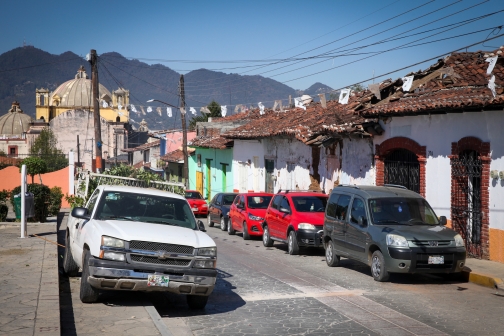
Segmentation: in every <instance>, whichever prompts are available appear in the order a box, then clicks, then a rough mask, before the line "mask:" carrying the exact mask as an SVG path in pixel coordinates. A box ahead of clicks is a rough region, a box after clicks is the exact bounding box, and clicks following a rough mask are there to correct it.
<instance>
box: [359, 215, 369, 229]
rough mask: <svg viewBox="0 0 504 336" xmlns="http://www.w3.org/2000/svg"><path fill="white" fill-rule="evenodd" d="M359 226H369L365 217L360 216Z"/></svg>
mask: <svg viewBox="0 0 504 336" xmlns="http://www.w3.org/2000/svg"><path fill="white" fill-rule="evenodd" d="M357 224H359V226H362V227H366V226H367V219H366V218H364V216H359V217H358V218H357Z"/></svg>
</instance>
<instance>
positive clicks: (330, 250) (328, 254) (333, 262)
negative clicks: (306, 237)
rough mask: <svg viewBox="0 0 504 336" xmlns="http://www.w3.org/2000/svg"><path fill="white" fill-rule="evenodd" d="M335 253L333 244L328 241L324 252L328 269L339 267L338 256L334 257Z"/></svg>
mask: <svg viewBox="0 0 504 336" xmlns="http://www.w3.org/2000/svg"><path fill="white" fill-rule="evenodd" d="M335 251H336V249H335V248H334V242H333V241H332V240H330V241H328V242H327V246H326V250H325V260H326V263H327V266H329V267H335V266H339V262H340V256H338V255H336V254H335Z"/></svg>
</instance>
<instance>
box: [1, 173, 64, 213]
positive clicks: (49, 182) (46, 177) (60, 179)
mask: <svg viewBox="0 0 504 336" xmlns="http://www.w3.org/2000/svg"><path fill="white" fill-rule="evenodd" d="M68 169H69V168H68V167H66V168H63V169H61V170H58V171H55V172H52V173H47V174H42V182H43V184H44V185H46V186H48V187H49V188H52V187H60V188H61V191H62V192H63V194H64V195H65V194H67V193H68ZM27 179H28V183H31V176H29V175H28V176H27ZM33 181H34V182H35V183H40V179H39V177H38V176H35V179H34V180H33ZM19 185H21V173H20V172H19V168H18V167H14V166H11V167H6V168H4V169H2V170H0V190H3V189H6V190H9V191H11V190H12V189H14V188H15V187H17V186H19ZM61 207H62V208H69V207H70V205H69V204H68V202H67V201H66V200H65V197H64V196H63V199H62V200H61Z"/></svg>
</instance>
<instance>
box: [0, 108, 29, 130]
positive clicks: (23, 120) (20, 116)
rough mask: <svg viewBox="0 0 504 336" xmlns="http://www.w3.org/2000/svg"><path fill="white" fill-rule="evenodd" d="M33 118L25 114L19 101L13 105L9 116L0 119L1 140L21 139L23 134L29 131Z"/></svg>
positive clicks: (8, 113)
mask: <svg viewBox="0 0 504 336" xmlns="http://www.w3.org/2000/svg"><path fill="white" fill-rule="evenodd" d="M31 122H32V118H31V117H30V116H29V115H26V114H24V113H23V110H21V108H20V107H19V103H18V102H17V101H15V102H13V103H12V107H11V109H10V110H9V112H7V114H5V115H3V116H1V117H0V138H1V137H7V138H17V137H19V138H21V136H22V134H23V133H26V132H27V131H28V128H30V123H31Z"/></svg>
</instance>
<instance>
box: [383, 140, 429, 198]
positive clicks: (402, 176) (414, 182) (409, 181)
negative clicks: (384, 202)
mask: <svg viewBox="0 0 504 336" xmlns="http://www.w3.org/2000/svg"><path fill="white" fill-rule="evenodd" d="M384 164H385V169H384V171H385V176H384V182H385V184H398V185H402V186H405V187H406V188H408V189H409V190H412V191H415V192H417V193H420V163H419V162H418V158H417V156H416V154H415V153H413V152H411V151H409V150H407V149H403V148H401V149H396V150H394V151H393V152H392V153H390V154H389V155H387V157H386V158H385V160H384Z"/></svg>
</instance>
